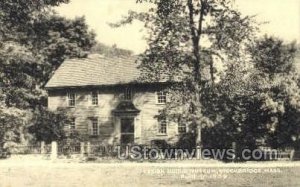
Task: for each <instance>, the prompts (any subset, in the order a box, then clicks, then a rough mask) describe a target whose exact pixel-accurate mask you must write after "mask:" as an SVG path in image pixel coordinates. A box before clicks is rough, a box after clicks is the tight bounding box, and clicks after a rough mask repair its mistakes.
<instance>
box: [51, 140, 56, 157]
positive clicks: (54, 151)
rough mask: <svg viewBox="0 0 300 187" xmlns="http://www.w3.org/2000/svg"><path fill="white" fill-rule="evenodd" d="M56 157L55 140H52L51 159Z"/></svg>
mask: <svg viewBox="0 0 300 187" xmlns="http://www.w3.org/2000/svg"><path fill="white" fill-rule="evenodd" d="M55 159H57V142H56V141H53V142H52V143H51V160H55Z"/></svg>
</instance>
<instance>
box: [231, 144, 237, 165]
mask: <svg viewBox="0 0 300 187" xmlns="http://www.w3.org/2000/svg"><path fill="white" fill-rule="evenodd" d="M232 149H233V151H234V157H233V159H232V161H235V160H236V159H237V158H236V154H237V152H236V151H237V150H236V142H232Z"/></svg>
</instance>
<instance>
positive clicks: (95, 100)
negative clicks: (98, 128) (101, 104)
mask: <svg viewBox="0 0 300 187" xmlns="http://www.w3.org/2000/svg"><path fill="white" fill-rule="evenodd" d="M92 105H94V106H97V105H98V92H96V91H94V92H92Z"/></svg>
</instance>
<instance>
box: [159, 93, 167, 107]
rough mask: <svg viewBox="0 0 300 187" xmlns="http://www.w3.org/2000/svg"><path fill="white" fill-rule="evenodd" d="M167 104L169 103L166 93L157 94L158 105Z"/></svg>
mask: <svg viewBox="0 0 300 187" xmlns="http://www.w3.org/2000/svg"><path fill="white" fill-rule="evenodd" d="M166 102H167V95H166V92H163V91H160V92H157V103H159V104H165V103H166Z"/></svg>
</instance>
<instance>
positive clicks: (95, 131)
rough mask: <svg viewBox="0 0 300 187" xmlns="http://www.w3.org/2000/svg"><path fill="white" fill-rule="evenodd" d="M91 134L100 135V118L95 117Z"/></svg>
mask: <svg viewBox="0 0 300 187" xmlns="http://www.w3.org/2000/svg"><path fill="white" fill-rule="evenodd" d="M91 135H93V136H97V135H99V124H98V118H93V119H92V129H91Z"/></svg>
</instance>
